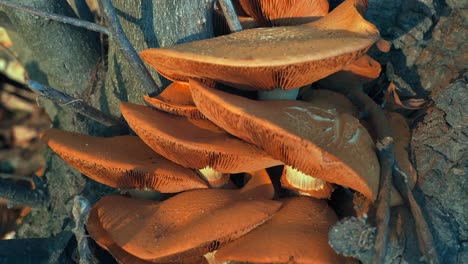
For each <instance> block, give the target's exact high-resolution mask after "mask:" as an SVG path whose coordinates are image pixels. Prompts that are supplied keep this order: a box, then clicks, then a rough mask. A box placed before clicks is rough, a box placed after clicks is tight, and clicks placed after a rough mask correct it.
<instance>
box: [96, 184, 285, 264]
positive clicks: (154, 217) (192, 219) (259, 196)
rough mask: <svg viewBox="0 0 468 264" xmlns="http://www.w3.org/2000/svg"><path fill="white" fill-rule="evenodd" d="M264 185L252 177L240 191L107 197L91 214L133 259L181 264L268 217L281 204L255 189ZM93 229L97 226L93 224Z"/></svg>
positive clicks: (195, 191)
mask: <svg viewBox="0 0 468 264" xmlns="http://www.w3.org/2000/svg"><path fill="white" fill-rule="evenodd" d="M265 184H267V185H271V182H269V183H268V180H267V179H264V178H262V177H252V179H251V180H250V181H249V182H248V183H247V184H246V186H244V188H242V189H239V190H225V189H204V190H201V189H200V190H191V191H186V192H183V193H180V194H177V195H175V196H173V197H171V198H169V199H167V200H165V201H162V202H158V201H149V200H141V199H135V198H127V197H124V196H116V195H114V196H107V197H104V198H102V199H101V200H100V201H99V202H97V203H96V204H95V205H94V206H93V208H92V211H91V213H92V214H93V213H96V214H97V217H98V220H99V222H100V224H101V227H102V229H103V230H104V231H105V232H106V233H107V235H108V238H110V239H111V241H113V243H115V244H116V245H117V246H118V247H120V248H122V249H123V250H125V251H126V252H128V253H130V254H131V255H133V256H135V257H137V258H140V259H144V260H149V261H153V262H178V263H180V260H181V259H185V258H188V257H197V256H202V255H204V254H206V253H208V252H210V251H213V250H216V249H217V248H218V247H219V246H220V245H222V244H224V243H225V242H227V241H231V240H233V239H236V238H238V237H240V236H242V235H244V234H246V233H248V232H249V231H251V230H252V229H254V228H256V227H257V226H259V225H261V224H263V223H264V222H265V221H267V220H268V219H270V218H271V217H272V216H273V214H274V213H275V212H276V211H277V210H278V209H279V208H280V206H281V203H280V202H278V201H273V200H269V199H271V197H270V193H269V192H263V191H261V192H258V191H257V190H258V187H261V186H263V185H265ZM88 225H89V223H88ZM91 225H93V226H98V227H99V224H97V223H96V221H95V220H94V221H93V222H92V223H91ZM101 233H102V232H101ZM90 235H91V236H92V237H93V238H95V239H98V236H96V237H95V236H94V235H95V233H93V232H90ZM98 235H99V234H98ZM97 241H98V243H100V242H99V240H97ZM102 244H104V245H106V244H107V245H108V244H109V242H106V243H102ZM108 249H109V248H108Z"/></svg>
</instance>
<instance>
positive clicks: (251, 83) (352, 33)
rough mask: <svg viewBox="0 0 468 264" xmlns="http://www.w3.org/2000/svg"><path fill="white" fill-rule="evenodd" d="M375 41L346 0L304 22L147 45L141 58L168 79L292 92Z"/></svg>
mask: <svg viewBox="0 0 468 264" xmlns="http://www.w3.org/2000/svg"><path fill="white" fill-rule="evenodd" d="M379 39H380V36H379V32H378V30H377V28H376V27H375V26H374V25H372V24H371V23H369V22H367V21H366V20H365V19H364V18H363V17H362V16H361V14H359V12H358V11H357V10H356V7H355V4H354V1H351V0H347V1H345V2H344V3H343V4H341V5H340V6H338V7H337V8H336V9H335V10H333V11H332V12H331V13H330V14H328V15H327V16H325V17H323V18H321V19H319V20H317V21H314V22H311V23H308V24H304V25H299V26H291V27H276V28H257V29H250V30H244V31H241V32H236V33H232V34H229V35H226V36H221V37H216V38H212V39H207V40H200V41H194V42H190V43H184V44H179V45H176V46H173V47H169V48H157V49H147V50H144V51H143V52H142V53H141V57H142V58H143V59H144V60H145V61H146V62H147V63H149V64H150V65H151V66H153V67H154V68H155V69H156V70H157V71H158V72H162V73H163V74H164V75H166V76H171V77H172V78H173V79H176V78H177V79H179V80H181V79H182V80H184V81H187V78H188V77H190V78H192V77H195V78H203V79H211V80H214V81H216V82H222V83H225V84H228V85H231V86H234V87H237V88H244V89H250V90H261V91H262V90H263V91H271V90H274V89H283V90H291V89H296V88H299V87H301V86H304V85H307V84H310V83H313V82H315V81H317V80H319V79H322V78H324V77H326V76H328V75H330V74H332V73H334V72H337V71H339V70H341V69H342V68H343V67H344V66H346V65H348V64H350V63H352V62H353V61H355V60H356V59H358V58H359V57H361V56H363V55H364V54H365V53H366V51H367V50H368V49H369V48H370V46H372V45H373V44H374V43H375V42H376V41H378V40H379ZM344 43H346V44H344ZM184 76H185V77H184ZM184 78H185V79H184Z"/></svg>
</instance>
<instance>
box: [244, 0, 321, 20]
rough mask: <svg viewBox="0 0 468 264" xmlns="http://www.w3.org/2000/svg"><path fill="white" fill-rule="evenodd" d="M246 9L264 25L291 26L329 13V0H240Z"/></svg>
mask: <svg viewBox="0 0 468 264" xmlns="http://www.w3.org/2000/svg"><path fill="white" fill-rule="evenodd" d="M240 4H241V6H242V8H243V9H244V11H245V12H246V13H247V14H248V15H249V16H251V17H253V18H254V19H255V20H256V21H258V22H259V23H260V24H261V25H262V26H291V25H299V24H304V23H308V22H312V21H314V20H317V19H318V18H320V17H322V16H325V15H326V14H328V8H329V6H328V0H288V1H285V0H240Z"/></svg>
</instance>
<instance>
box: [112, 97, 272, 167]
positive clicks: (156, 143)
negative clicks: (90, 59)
mask: <svg viewBox="0 0 468 264" xmlns="http://www.w3.org/2000/svg"><path fill="white" fill-rule="evenodd" d="M120 108H121V111H122V114H123V116H124V117H125V119H126V120H127V122H128V124H129V125H130V127H131V128H132V129H133V131H135V133H137V134H138V135H139V136H140V138H141V139H142V140H143V141H144V142H145V143H146V144H148V146H150V147H151V148H152V149H153V150H154V151H156V152H157V153H159V154H161V155H163V156H164V157H166V158H167V159H169V160H172V161H173V162H175V163H178V164H180V165H182V166H184V167H187V168H193V169H204V168H206V167H208V168H211V169H214V170H216V171H218V172H223V173H240V172H245V171H255V170H260V169H263V168H268V167H272V166H276V165H279V164H281V162H280V161H278V160H274V159H272V158H271V157H270V156H269V155H267V154H266V153H265V152H264V151H262V150H260V149H259V148H257V147H256V146H254V145H252V144H249V143H246V142H243V141H242V140H239V139H237V138H235V137H233V136H231V135H229V134H227V133H226V132H225V131H223V130H222V129H220V128H219V127H216V126H215V125H214V124H213V123H211V122H210V121H208V120H201V119H199V120H195V119H188V118H185V117H179V116H174V115H170V114H167V113H163V112H160V111H156V110H153V109H151V108H149V107H146V106H141V105H136V104H131V103H122V104H121V106H120Z"/></svg>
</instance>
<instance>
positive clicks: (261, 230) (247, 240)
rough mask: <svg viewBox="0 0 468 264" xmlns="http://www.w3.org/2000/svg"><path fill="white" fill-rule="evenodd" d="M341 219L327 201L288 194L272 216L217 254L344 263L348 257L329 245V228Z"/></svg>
mask: <svg viewBox="0 0 468 264" xmlns="http://www.w3.org/2000/svg"><path fill="white" fill-rule="evenodd" d="M337 220H338V219H337V217H336V215H335V213H334V212H333V210H332V209H331V208H330V207H329V206H328V204H327V203H326V202H324V201H321V200H316V199H314V198H309V197H294V198H288V199H285V200H283V206H282V207H281V209H280V210H279V211H278V212H277V213H276V214H275V215H274V216H273V217H272V218H271V219H270V220H268V221H267V222H266V223H265V224H263V225H261V226H259V227H258V228H256V229H254V230H253V231H251V232H249V233H248V234H246V235H244V236H242V237H240V238H239V239H236V240H234V241H233V242H230V243H228V244H226V245H225V246H222V247H221V248H220V249H219V250H218V251H217V252H216V254H215V258H216V260H217V261H227V260H234V261H242V262H248V263H344V262H345V258H344V257H343V256H340V255H338V254H337V253H335V251H333V249H332V248H331V247H330V246H329V245H328V232H329V230H330V227H331V226H332V225H333V224H334V223H335V222H336V221H337Z"/></svg>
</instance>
